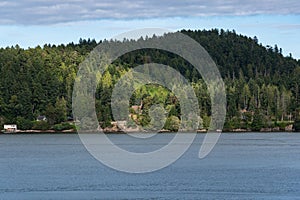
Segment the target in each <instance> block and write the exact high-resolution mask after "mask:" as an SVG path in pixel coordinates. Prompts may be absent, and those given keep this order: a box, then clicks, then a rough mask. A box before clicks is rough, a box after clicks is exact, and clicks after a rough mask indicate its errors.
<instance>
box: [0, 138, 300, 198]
mask: <svg viewBox="0 0 300 200" xmlns="http://www.w3.org/2000/svg"><path fill="white" fill-rule="evenodd" d="M204 136H205V135H204V134H198V135H197V137H196V139H195V141H194V143H193V144H192V146H191V147H190V148H189V150H188V151H187V152H186V153H185V154H184V155H183V156H182V157H181V158H180V159H179V160H177V161H176V162H175V163H173V164H172V165H170V166H168V167H166V168H164V169H161V170H159V171H156V172H152V173H146V174H128V173H124V172H119V171H116V170H113V169H110V168H109V167H107V166H105V165H103V164H102V163H100V162H99V161H97V160H96V159H94V158H93V157H92V156H91V155H90V154H89V153H88V152H87V150H86V149H85V147H84V146H83V145H82V144H81V141H80V139H79V137H78V135H76V134H33V135H0V199H1V200H2V199H30V200H34V199H80V200H81V199H270V200H271V199H272V200H273V199H300V134H297V133H235V134H230V133H223V134H222V135H221V138H220V140H219V141H218V143H217V145H216V146H215V148H214V149H213V151H212V152H211V153H210V154H209V155H208V156H207V157H206V158H204V159H199V158H198V152H199V148H200V145H201V142H202V140H203V138H204ZM109 137H110V139H111V140H112V141H113V142H114V143H115V144H117V145H119V146H120V147H122V148H124V149H129V150H132V151H137V152H143V151H144V152H147V151H151V150H153V149H158V148H160V147H162V146H164V145H165V144H166V143H167V142H168V141H169V140H170V139H172V137H174V134H159V135H156V136H155V137H153V138H152V139H150V140H148V141H147V140H142V141H141V140H136V139H133V138H131V137H129V136H127V135H121V134H111V135H109ZM112 159H113V158H112Z"/></svg>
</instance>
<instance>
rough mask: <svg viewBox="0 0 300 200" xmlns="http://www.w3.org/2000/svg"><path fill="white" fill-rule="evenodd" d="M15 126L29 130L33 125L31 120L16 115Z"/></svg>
mask: <svg viewBox="0 0 300 200" xmlns="http://www.w3.org/2000/svg"><path fill="white" fill-rule="evenodd" d="M17 126H18V129H20V130H30V129H31V128H32V126H33V122H32V121H30V120H29V119H25V118H24V117H17Z"/></svg>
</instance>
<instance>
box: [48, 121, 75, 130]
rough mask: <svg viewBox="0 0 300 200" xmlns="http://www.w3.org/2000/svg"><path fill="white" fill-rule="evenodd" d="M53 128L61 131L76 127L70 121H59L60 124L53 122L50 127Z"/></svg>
mask: <svg viewBox="0 0 300 200" xmlns="http://www.w3.org/2000/svg"><path fill="white" fill-rule="evenodd" d="M52 129H53V130H55V131H63V130H70V129H74V130H75V129H76V127H75V125H74V124H70V123H67V122H65V123H60V124H55V125H54V126H53V127H52Z"/></svg>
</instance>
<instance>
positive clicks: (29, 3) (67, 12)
mask: <svg viewBox="0 0 300 200" xmlns="http://www.w3.org/2000/svg"><path fill="white" fill-rule="evenodd" d="M137 28H165V29H169V30H174V31H176V30H181V29H211V28H219V29H221V28H223V29H225V30H226V29H229V30H232V29H235V30H236V32H237V33H241V34H243V35H247V36H251V37H253V36H257V37H258V39H259V42H261V43H263V44H264V45H271V46H274V45H275V44H277V45H278V46H279V47H281V48H282V49H283V53H284V54H285V55H288V54H289V53H292V55H293V57H295V58H297V59H300V49H299V47H298V46H299V44H300V37H299V36H300V1H298V0H289V1H277V0H260V1H259V0H252V1H244V0H227V1H224V0H222V1H221V0H211V1H203V0H189V1H186V0H181V1H170V0H168V1H166V0H152V1H145V0H131V1H127V0H122V1H113V0H110V1H109V0H101V1H97V0H85V1H84V0H65V1H58V0H52V1H51V0H14V1H0V38H1V40H0V46H1V47H6V46H12V45H15V44H19V45H20V46H21V47H24V48H27V47H35V46H37V45H43V44H45V43H51V44H61V43H65V44H66V43H69V42H72V41H73V42H77V41H78V40H79V38H95V39H96V40H101V39H104V38H107V39H109V38H111V37H113V36H115V35H118V34H120V33H123V32H125V31H129V30H133V29H137Z"/></svg>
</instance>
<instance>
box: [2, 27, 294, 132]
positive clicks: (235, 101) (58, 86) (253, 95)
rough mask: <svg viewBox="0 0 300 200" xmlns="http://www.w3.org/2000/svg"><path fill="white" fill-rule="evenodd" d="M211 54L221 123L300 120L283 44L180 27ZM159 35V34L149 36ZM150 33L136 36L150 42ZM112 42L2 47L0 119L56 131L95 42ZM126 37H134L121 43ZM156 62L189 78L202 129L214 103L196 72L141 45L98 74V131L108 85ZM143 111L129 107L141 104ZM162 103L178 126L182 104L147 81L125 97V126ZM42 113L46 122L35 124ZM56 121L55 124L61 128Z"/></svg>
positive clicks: (252, 125)
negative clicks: (222, 93)
mask: <svg viewBox="0 0 300 200" xmlns="http://www.w3.org/2000/svg"><path fill="white" fill-rule="evenodd" d="M181 32H182V33H183V34H186V35H188V36H190V37H191V38H193V39H195V40H196V41H197V42H199V43H200V44H201V45H202V46H203V47H204V48H205V49H206V50H207V51H208V53H209V54H210V55H211V57H212V58H213V60H214V61H215V63H216V64H217V67H218V68H219V70H220V72H221V75H222V77H223V79H224V82H225V85H226V94H227V116H226V122H225V128H226V129H228V130H232V129H252V130H260V129H261V128H273V127H277V126H279V127H284V126H286V125H288V124H291V123H294V122H295V124H297V123H298V121H299V111H300V101H299V98H300V97H299V77H300V60H296V59H294V58H293V57H292V56H291V55H289V56H284V55H282V49H281V48H279V47H278V46H277V45H275V46H274V47H271V46H266V47H265V46H263V45H262V44H260V43H259V40H258V38H256V37H254V38H250V37H247V36H243V35H239V34H237V33H236V32H235V31H234V30H233V31H228V30H226V31H225V30H222V29H221V30H218V29H212V30H196V31H192V30H182V31H181ZM154 37H156V36H154ZM151 39H153V38H140V40H151ZM104 42H116V41H106V40H104V41H100V42H96V41H95V40H90V39H88V40H85V39H80V41H79V43H77V44H74V43H69V44H67V45H58V46H56V45H49V44H47V45H44V46H43V47H40V46H37V47H35V48H29V49H23V48H20V47H19V46H18V45H16V46H13V47H7V48H1V49H0V76H1V80H0V124H1V126H2V125H3V124H5V123H16V124H18V126H19V127H20V128H22V129H30V128H36V129H41V128H45V127H47V128H51V127H52V128H53V127H54V128H57V129H61V128H62V124H61V123H63V122H65V121H67V118H68V117H71V116H72V92H73V84H74V80H75V78H76V73H77V71H78V67H79V64H80V63H81V62H82V61H84V59H85V58H86V57H87V55H88V54H89V52H90V51H91V50H93V49H94V48H95V47H96V46H97V45H98V44H99V43H104ZM123 42H128V43H130V42H137V41H132V40H124V41H123ZM151 62H155V63H161V64H165V65H169V66H171V67H173V68H174V69H176V70H177V71H179V72H180V73H181V74H182V75H184V76H185V78H187V79H188V80H189V81H190V82H191V83H192V86H193V88H194V90H195V93H196V96H197V98H198V103H199V108H200V116H201V118H202V119H201V127H202V128H207V127H208V125H209V122H210V116H211V111H210V108H211V101H210V96H209V93H208V91H207V86H206V84H205V82H204V81H203V79H202V78H201V75H200V74H199V73H198V72H197V70H196V69H195V68H194V67H193V66H191V64H190V63H188V62H187V61H185V60H184V59H183V58H181V57H179V56H177V55H174V54H172V53H170V52H165V51H161V50H155V49H142V50H138V51H134V52H130V53H127V54H125V55H123V56H121V57H120V58H118V59H117V60H116V61H114V62H113V63H112V64H111V65H109V67H108V69H107V70H106V71H105V73H103V74H101V75H99V84H98V87H97V90H96V94H95V97H96V111H97V117H98V120H99V122H100V124H101V126H102V127H103V128H106V127H110V126H112V125H111V122H112V121H114V119H113V116H112V112H111V105H110V103H111V94H112V90H113V86H114V85H115V84H116V83H117V82H118V80H119V79H120V77H121V76H122V75H124V74H125V73H126V72H128V71H129V70H130V69H131V68H133V67H135V66H138V65H141V64H145V63H151ZM141 102H143V108H142V111H141V112H137V111H136V110H134V109H131V106H134V105H140V103H141ZM154 104H161V105H162V107H163V108H164V109H165V110H166V111H167V113H166V123H165V127H164V128H165V129H168V130H172V131H174V130H176V129H178V124H179V123H180V115H181V113H180V112H181V111H180V102H179V101H178V99H177V98H176V96H175V95H174V94H173V93H172V92H170V91H168V90H167V89H166V88H163V87H161V86H157V85H151V84H150V85H146V86H142V87H140V88H139V89H138V90H136V91H135V92H134V94H133V95H132V97H131V99H130V107H129V108H128V109H130V113H131V116H132V118H133V120H132V121H133V122H134V123H132V124H129V126H133V127H134V126H136V124H137V125H141V126H147V124H149V123H151V117H150V115H151V113H150V112H151V106H152V105H154ZM40 115H45V116H46V117H47V119H48V120H47V122H36V118H37V117H38V116H40ZM59 125H60V126H59Z"/></svg>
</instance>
